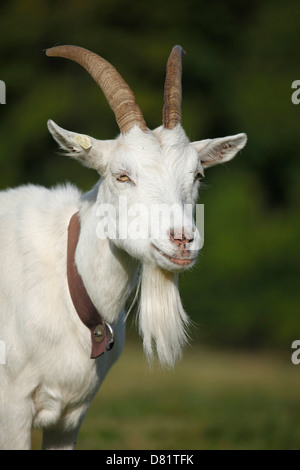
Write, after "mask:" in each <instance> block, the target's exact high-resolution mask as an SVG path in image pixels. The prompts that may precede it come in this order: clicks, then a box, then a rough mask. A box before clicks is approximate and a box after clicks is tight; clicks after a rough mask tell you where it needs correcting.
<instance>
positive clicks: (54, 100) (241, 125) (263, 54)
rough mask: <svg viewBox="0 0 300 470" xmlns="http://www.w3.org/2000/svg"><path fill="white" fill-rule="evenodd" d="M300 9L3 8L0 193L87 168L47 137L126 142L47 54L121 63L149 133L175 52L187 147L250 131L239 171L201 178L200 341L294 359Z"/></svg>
mask: <svg viewBox="0 0 300 470" xmlns="http://www.w3.org/2000/svg"><path fill="white" fill-rule="evenodd" d="M299 14H300V7H299V3H297V2H282V1H279V0H272V1H263V2H261V1H258V0H254V1H252V2H241V1H237V0H231V1H227V2H224V1H215V2H204V1H196V0H186V1H179V0H173V1H172V2H170V1H164V2H162V1H158V0H157V1H152V2H141V1H137V0H130V1H129V0H124V1H121V0H110V1H103V0H102V1H96V0H89V1H86V2H82V1H66V0H65V1H53V0H51V1H50V0H49V1H36V0H26V1H25V0H10V1H2V2H1V7H0V79H1V80H4V81H5V83H6V87H7V97H6V102H7V104H6V105H2V107H1V111H0V188H2V189H4V188H7V187H13V186H16V185H20V184H25V183H29V182H30V183H37V184H41V185H46V186H52V185H55V184H56V183H61V182H65V181H71V182H73V183H75V184H77V185H78V186H79V187H80V188H82V189H83V190H88V189H89V188H91V186H92V185H93V184H94V183H95V182H96V180H97V174H96V173H95V172H93V171H92V170H88V169H86V168H83V167H80V166H79V165H78V163H76V162H72V161H70V160H69V159H67V158H64V157H62V156H59V155H57V154H56V150H57V147H56V144H55V143H54V142H53V141H52V139H51V137H50V135H49V133H48V131H47V128H46V122H47V119H49V118H51V119H53V120H54V121H55V122H57V123H58V124H59V125H60V126H62V127H64V128H66V129H70V130H73V131H76V132H81V133H85V134H89V135H92V136H94V137H96V138H99V139H111V138H114V137H115V136H116V135H117V134H118V128H117V125H116V123H115V119H114V115H113V113H112V112H111V110H110V109H109V106H108V105H107V103H106V101H105V99H104V97H103V95H102V93H101V92H100V91H99V89H98V87H97V86H96V84H95V83H94V82H93V80H92V79H91V78H90V77H89V76H88V74H87V73H86V72H85V71H83V70H82V69H81V68H80V67H79V66H78V65H77V64H74V63H72V62H70V61H67V60H63V59H55V58H47V57H46V56H45V53H44V52H43V51H44V49H46V48H48V47H51V46H54V45H58V44H75V45H80V46H82V47H86V48H88V49H91V50H93V51H94V52H97V53H99V54H100V55H102V56H103V57H104V58H106V59H107V60H109V61H110V62H111V63H112V64H113V65H115V66H116V67H117V68H118V70H119V72H120V73H121V75H123V77H124V78H125V80H126V81H127V82H128V83H129V85H130V86H131V88H132V90H133V91H134V93H135V95H136V99H137V102H138V104H139V106H140V107H141V108H142V110H143V114H144V116H145V119H146V122H147V124H148V126H149V127H150V128H154V127H156V126H158V125H160V124H161V115H162V106H163V84H164V77H165V66H166V61H167V57H168V55H169V53H170V51H171V48H172V47H173V46H174V45H175V44H180V45H182V47H183V48H184V49H185V51H186V52H187V56H186V58H185V59H184V63H183V127H184V128H185V130H186V133H187V135H188V136H189V138H190V139H191V140H200V139H202V138H212V137H219V136H225V135H231V134H235V133H238V132H246V133H247V135H248V144H247V146H246V147H245V149H244V150H243V151H242V152H241V153H240V154H239V155H238V156H237V157H236V158H235V160H233V161H232V162H230V163H228V164H225V165H222V166H218V167H215V168H212V169H211V170H208V171H207V172H206V178H205V180H204V181H205V184H204V188H203V189H202V190H201V192H200V196H199V202H201V203H204V204H205V243H204V247H203V250H202V253H201V255H200V258H199V262H198V264H197V267H196V268H194V269H193V270H192V271H191V272H188V273H185V274H183V275H182V276H181V281H180V285H181V292H182V298H183V303H184V306H185V308H186V310H187V312H188V313H189V314H190V315H191V317H192V319H193V321H194V322H195V323H196V324H197V328H194V329H193V331H192V338H193V341H199V342H200V343H201V344H208V345H210V346H213V345H218V346H219V347H228V348H248V349H249V348H251V349H256V350H257V349H260V348H268V349H270V348H271V349H277V350H282V351H290V348H291V343H292V341H293V340H294V339H299V338H300V321H299V291H300V289H299V246H298V243H299V230H300V226H299V195H300V191H299V175H300V173H299V167H300V156H299V144H300V139H299V123H300V105H299V106H297V105H294V104H293V103H292V101H291V95H292V92H293V91H294V90H292V88H291V84H292V82H293V81H294V80H297V79H300V71H299V51H298V49H299V39H300V34H299Z"/></svg>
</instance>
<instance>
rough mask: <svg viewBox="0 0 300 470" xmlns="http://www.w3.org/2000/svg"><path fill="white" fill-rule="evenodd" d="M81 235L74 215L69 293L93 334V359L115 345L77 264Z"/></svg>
mask: <svg viewBox="0 0 300 470" xmlns="http://www.w3.org/2000/svg"><path fill="white" fill-rule="evenodd" d="M79 233H80V220H79V216H78V212H76V213H75V214H73V216H72V217H71V219H70V222H69V227H68V249H67V277H68V285H69V291H70V295H71V299H72V302H73V305H74V307H75V310H76V311H77V313H78V316H79V318H80V320H81V321H82V322H83V323H84V324H85V326H86V327H87V328H88V329H89V330H90V332H91V340H92V351H91V359H95V358H96V357H98V356H101V355H102V354H103V353H105V352H106V351H109V350H110V349H111V348H112V347H113V344H114V334H113V329H112V327H111V326H110V325H109V324H108V323H105V322H104V320H103V318H102V317H101V315H100V314H99V312H98V311H97V309H96V307H95V306H94V304H93V302H92V301H91V299H90V297H89V295H88V293H87V291H86V288H85V286H84V283H83V280H82V278H81V276H80V274H79V272H78V270H77V266H76V263H75V251H76V247H77V242H78V238H79Z"/></svg>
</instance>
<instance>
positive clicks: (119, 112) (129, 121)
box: [46, 46, 147, 134]
mask: <svg viewBox="0 0 300 470" xmlns="http://www.w3.org/2000/svg"><path fill="white" fill-rule="evenodd" d="M46 55H47V56H49V57H64V58H66V59H70V60H73V61H74V62H77V63H78V64H80V65H81V66H82V67H83V68H85V70H86V71H87V72H88V73H89V74H90V75H91V76H92V77H93V79H94V80H95V81H96V83H97V84H98V85H99V87H100V88H101V89H102V91H103V93H104V95H105V97H106V99H107V101H108V104H109V105H110V107H111V109H112V110H113V112H114V113H115V117H116V121H117V123H118V126H119V129H120V132H121V133H123V134H124V133H125V132H128V131H129V130H130V129H131V128H132V127H133V126H134V125H137V126H139V127H140V128H141V129H142V131H146V130H147V126H146V123H145V121H144V118H143V115H142V112H141V110H140V108H139V107H138V105H137V104H136V101H135V97H134V94H133V93H132V91H131V89H130V88H129V86H128V85H127V83H126V82H125V81H124V80H123V78H122V77H121V75H120V74H119V73H118V72H117V70H116V69H115V68H114V67H113V66H112V65H111V64H110V63H109V62H107V61H106V60H105V59H103V58H102V57H100V56H98V55H97V54H94V53H93V52H91V51H89V50H87V49H83V48H82V47H77V46H57V47H52V48H51V49H47V51H46Z"/></svg>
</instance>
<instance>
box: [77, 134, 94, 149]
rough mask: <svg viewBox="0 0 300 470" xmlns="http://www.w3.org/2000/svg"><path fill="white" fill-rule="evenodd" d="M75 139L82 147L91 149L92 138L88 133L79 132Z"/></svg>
mask: <svg viewBox="0 0 300 470" xmlns="http://www.w3.org/2000/svg"><path fill="white" fill-rule="evenodd" d="M74 140H75V141H76V142H77V144H79V145H80V147H82V148H83V149H84V150H87V149H89V148H90V147H91V146H92V144H91V140H90V139H89V138H88V137H87V136H86V135H81V134H78V135H76V136H75V137H74Z"/></svg>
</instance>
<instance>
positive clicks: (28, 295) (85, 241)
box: [0, 121, 245, 449]
mask: <svg viewBox="0 0 300 470" xmlns="http://www.w3.org/2000/svg"><path fill="white" fill-rule="evenodd" d="M49 129H50V131H51V133H52V134H53V136H54V138H55V139H56V140H57V141H58V143H59V144H60V146H61V147H62V148H63V149H64V150H66V151H67V152H68V153H69V154H70V155H71V156H72V157H74V158H77V159H78V160H80V161H82V162H83V163H85V164H87V165H89V166H91V167H93V168H95V169H96V170H97V171H99V173H100V174H101V176H102V178H101V180H100V181H99V183H98V184H97V185H96V186H95V188H93V189H92V190H91V191H90V192H89V193H87V194H85V195H82V194H81V193H80V192H79V191H78V190H77V189H76V188H74V187H73V186H71V185H68V186H59V187H56V188H54V189H46V188H43V187H37V186H31V185H29V186H23V187H20V188H17V189H9V190H7V191H3V192H2V193H0V305H1V308H0V340H1V341H4V343H5V347H6V364H5V365H2V364H0V447H1V448H4V449H28V448H30V430H31V427H32V426H38V427H41V428H43V429H44V441H43V446H44V448H48V449H50V448H58V449H70V448H73V446H74V444H75V440H76V436H77V433H78V430H79V427H80V424H81V422H82V419H83V417H84V415H85V412H86V410H87V408H88V406H89V404H90V403H91V401H92V399H93V397H94V395H95V393H96V391H97V390H98V388H99V386H100V384H101V382H102V381H103V379H104V377H105V375H106V373H107V372H108V370H109V368H110V367H111V366H112V364H113V363H114V362H115V361H116V359H117V358H118V357H119V355H120V354H121V352H122V348H123V344H124V335H125V322H124V312H123V309H124V305H125V302H126V300H127V299H128V297H129V295H130V293H131V292H132V290H133V289H134V287H135V286H136V284H137V279H138V277H137V276H138V272H139V268H140V266H141V265H142V270H141V272H142V274H141V280H140V284H141V287H140V290H141V292H140V294H141V296H140V307H139V310H140V313H139V315H140V317H139V325H140V332H141V335H142V336H143V340H144V348H145V352H146V355H147V356H148V357H152V356H153V349H156V350H157V354H158V358H159V360H160V362H161V363H162V364H164V365H167V366H172V365H173V364H174V362H175V360H176V359H177V358H178V357H179V356H180V354H181V349H182V346H183V344H184V343H185V341H186V325H187V323H188V321H187V316H186V314H185V312H184V310H183V308H182V305H181V302H180V297H179V293H178V287H177V276H178V272H180V271H182V270H183V269H186V267H185V266H181V265H177V264H174V262H172V261H171V260H170V259H168V258H166V257H165V256H164V254H167V255H168V256H170V257H175V258H176V257H177V256H180V253H179V249H178V246H177V245H176V244H175V243H173V242H172V240H171V239H170V237H169V238H168V237H166V238H165V239H163V240H161V239H157V240H151V239H143V240H130V239H125V240H121V239H116V240H110V239H105V240H100V239H99V238H98V237H97V236H96V233H97V224H98V222H99V217H97V208H99V205H100V206H101V204H103V203H109V204H111V205H113V206H114V207H115V208H116V211H117V214H118V201H119V199H118V198H119V196H120V195H126V198H127V201H128V205H129V208H130V207H131V206H132V205H133V204H134V203H137V202H140V203H143V204H144V205H145V206H147V207H150V206H151V204H153V203H166V204H172V203H178V204H179V205H181V206H183V204H185V203H192V204H195V202H196V198H197V192H198V186H199V184H198V183H197V182H195V175H196V173H197V172H198V171H203V166H202V165H201V151H199V153H198V151H197V149H196V148H195V147H193V145H192V144H190V143H189V141H188V139H187V137H186V136H185V134H184V131H183V130H182V128H181V127H180V126H177V127H176V128H175V129H173V130H172V131H169V130H165V129H162V128H158V129H157V130H155V131H153V132H150V131H148V132H147V133H143V132H142V131H140V129H138V128H133V129H132V130H131V131H130V132H129V133H128V134H126V135H121V136H119V137H118V138H117V139H116V140H115V141H106V142H100V141H97V140H96V139H92V138H90V140H91V148H89V149H83V148H81V147H80V145H79V144H78V142H77V141H76V140H74V137H75V136H76V134H75V133H72V132H69V131H64V130H63V129H61V128H59V127H58V126H57V125H56V124H54V123H53V122H52V121H50V122H49ZM240 136H241V135H239V139H240ZM77 140H78V139H77ZM220 140H222V139H218V142H217V145H218V151H219V147H220ZM231 140H233V141H234V137H233V138H231ZM226 142H227V141H226ZM244 143H245V137H244ZM197 144H199V143H197ZM212 155H213V148H212V144H211V143H210V147H209V161H210V164H211V161H212V159H213V157H212ZM199 156H200V158H199ZM232 156H233V155H232ZM232 156H231V158H232ZM214 158H215V160H214V161H215V163H216V162H217V161H216V157H214ZM221 158H222V157H221V156H220V159H219V160H220V161H221ZM124 171H126V172H127V173H128V175H130V178H131V182H126V183H122V182H119V181H118V180H117V177H118V175H119V174H121V173H123V172H124ZM78 210H79V212H80V219H81V233H80V238H79V242H78V246H77V251H76V263H77V266H78V270H79V272H80V274H81V276H82V278H83V280H84V283H85V286H86V289H87V291H88V293H89V295H90V297H91V299H92V300H93V302H94V304H95V306H96V307H97V308H98V310H99V312H101V314H102V316H103V317H104V319H105V320H106V321H108V322H110V323H111V324H112V325H113V328H114V331H115V335H116V341H115V346H114V348H113V349H112V350H111V351H109V352H107V353H105V354H104V355H103V356H101V357H100V358H98V359H96V360H92V359H90V347H91V344H90V333H89V331H88V329H87V328H86V327H85V326H84V325H83V324H82V323H81V321H80V319H79V318H78V315H77V313H76V312H75V310H74V307H73V304H72V301H71V299H70V294H69V291H68V287H67V278H66V250H67V228H68V224H69V220H70V218H71V216H72V215H73V214H74V213H75V212H76V211H78ZM119 217H120V214H118V218H119ZM139 222H140V223H141V224H143V214H140V215H139ZM171 228H174V227H165V229H164V230H165V231H166V233H167V232H168V233H169V230H170V229H171ZM175 228H176V227H175ZM180 229H181V227H180ZM199 243H200V240H199V234H198V232H197V230H196V228H195V227H194V240H193V241H192V242H191V256H193V263H194V262H195V261H194V260H195V259H196V254H197V251H198V249H199ZM153 244H154V245H155V246H156V248H154V246H153ZM193 263H191V265H192V264H193ZM189 266H190V265H189Z"/></svg>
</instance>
